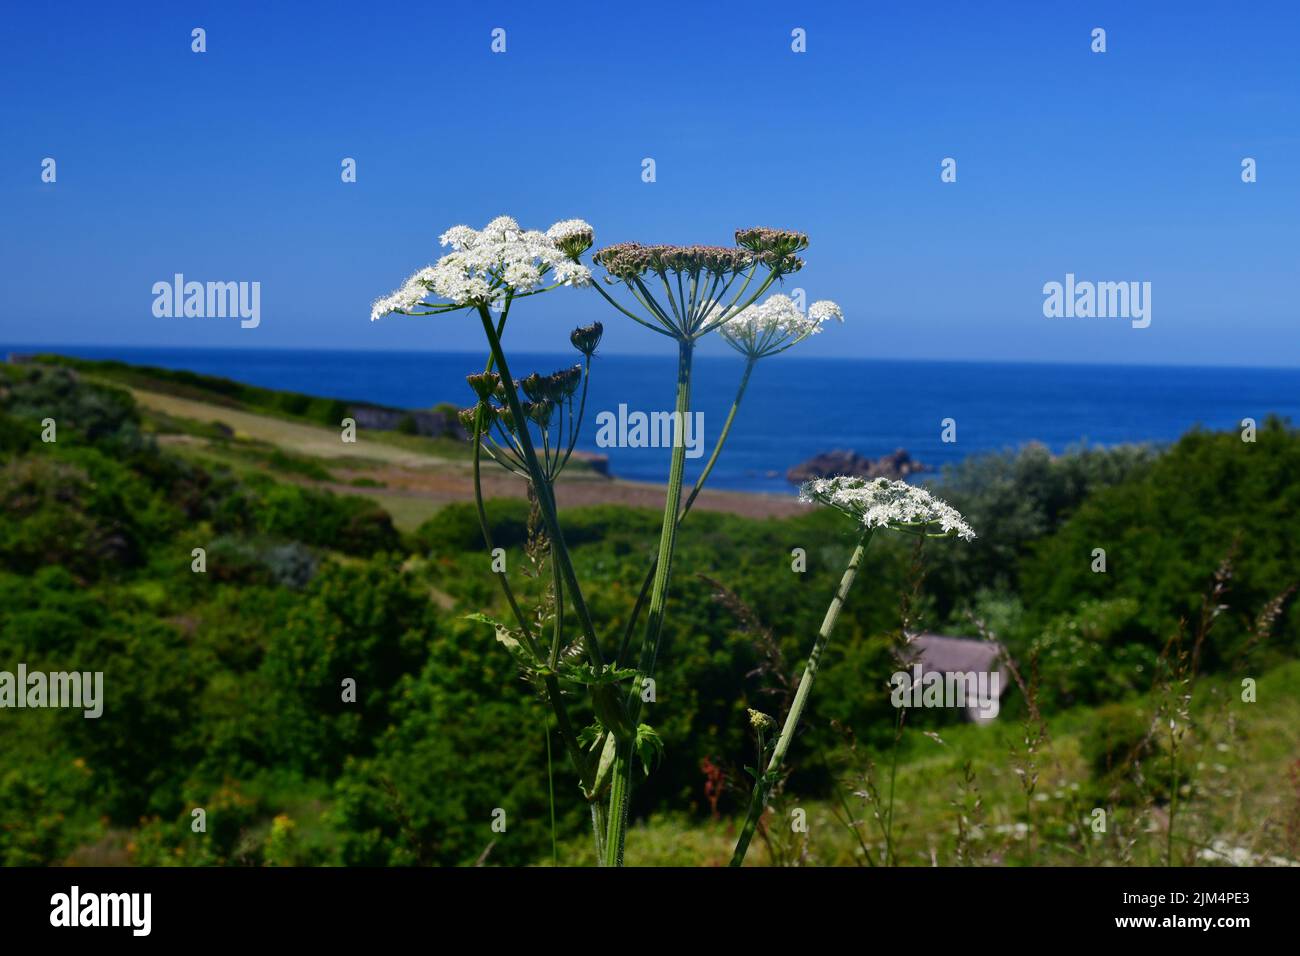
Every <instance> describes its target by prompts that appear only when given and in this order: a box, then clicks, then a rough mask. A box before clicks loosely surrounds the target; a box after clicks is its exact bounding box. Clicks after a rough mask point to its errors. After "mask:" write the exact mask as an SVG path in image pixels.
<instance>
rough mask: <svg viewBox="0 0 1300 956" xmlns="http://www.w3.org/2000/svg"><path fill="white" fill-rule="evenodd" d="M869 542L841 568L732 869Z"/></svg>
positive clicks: (740, 859) (866, 537)
mask: <svg viewBox="0 0 1300 956" xmlns="http://www.w3.org/2000/svg"><path fill="white" fill-rule="evenodd" d="M870 541H871V532H870V531H866V532H864V533H863V535H862V537H861V538H859V539H858V546H857V547H856V548H854V549H853V556H852V557H851V558H849V566H848V567H847V568H845V569H844V576H843V577H841V578H840V586H839V588H838V589H837V590H836V591H835V596H834V597H833V598H831V603H830V607H828V608H827V609H826V616H825V617H824V618H823V619H822V626H821V628H820V629H819V630H818V631H817V640H816V641H815V642H814V643H813V649H812V653H811V654H809V655H808V663H807V665H806V666H805V667H804V671H803V677H802V678H801V679H800V680H799V689H798V690H796V691H795V695H794V702H793V703H791V705H790V712H789V713H788V714H786V718H785V725H784V726H783V727H782V728H781V736H780V737H778V738H777V739H776V746H775V747H774V748H773V749H772V759H771V760H770V761H769V762H768V765H767V770H766V771H764V773H763V774H762V776H761V777H759V778H758V779H757V780H756V781H755V782H754V793H753V796H752V798H751V799H750V802H749V814H748V816H746V818H745V826H744V828H743V829H742V830H741V831H740V838H739V839H738V840H737V841H736V852H735V853H734V854H733V855H732V857H731V865H732V866H740V865H741V864H742V863H744V862H745V853H746V851H748V850H749V841H750V840H751V839H753V836H754V830H755V828H756V827H757V826H758V821H759V818H760V817H762V815H763V811H764V810H766V809H767V798H768V795H769V794H770V793H771V790H772V783H773V781H774V780H775V779H776V776H777V775H778V774H779V773H780V771H781V765H782V764H783V763H784V762H785V754H786V751H787V750H789V749H790V743H791V741H793V740H794V735H795V732H796V731H797V730H798V729H799V718H800V717H802V716H803V710H804V707H805V706H806V705H807V703H808V695H809V694H811V693H812V686H813V681H814V680H816V678H817V668H818V667H819V666H820V664H821V658H822V653H823V652H824V651H825V650H826V644H827V642H829V641H830V637H831V632H832V631H833V630H835V622H836V621H838V620H839V617H840V610H841V609H842V608H843V607H844V602H845V600H846V599H847V598H848V596H849V590H850V589H851V588H852V587H853V579H854V578H856V577H857V575H858V567H859V566H860V565H861V564H862V556H863V555H864V554H865V553H866V551H867V544H868V543H869V542H870Z"/></svg>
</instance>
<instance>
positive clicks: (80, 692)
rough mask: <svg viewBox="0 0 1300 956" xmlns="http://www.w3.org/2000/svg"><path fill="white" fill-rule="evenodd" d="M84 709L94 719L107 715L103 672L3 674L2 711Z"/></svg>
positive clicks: (0, 686)
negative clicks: (54, 708) (53, 708)
mask: <svg viewBox="0 0 1300 956" xmlns="http://www.w3.org/2000/svg"><path fill="white" fill-rule="evenodd" d="M5 707H13V708H17V709H20V710H21V709H23V708H27V707H63V708H74V709H75V708H82V709H83V714H82V716H84V717H86V718H87V719H90V720H94V719H95V718H97V717H99V715H100V714H102V713H103V712H104V672H103V671H93V672H92V671H51V672H50V673H46V672H44V671H30V672H29V671H28V670H27V665H26V664H19V665H18V671H17V673H16V674H15V673H13V672H11V671H0V708H5Z"/></svg>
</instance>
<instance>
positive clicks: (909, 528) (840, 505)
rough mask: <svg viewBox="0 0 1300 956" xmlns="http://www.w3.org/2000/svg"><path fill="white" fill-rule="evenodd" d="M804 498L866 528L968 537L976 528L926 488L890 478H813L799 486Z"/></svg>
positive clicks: (934, 535)
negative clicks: (839, 513) (838, 512)
mask: <svg viewBox="0 0 1300 956" xmlns="http://www.w3.org/2000/svg"><path fill="white" fill-rule="evenodd" d="M799 498H800V500H801V501H808V502H814V501H815V502H817V503H819V504H823V505H827V506H829V507H831V508H835V509H836V510H838V511H842V512H843V513H844V514H846V515H848V516H849V517H851V518H853V519H855V520H856V521H858V522H860V523H861V524H862V526H863V527H864V528H888V529H890V530H891V531H901V532H904V533H907V534H922V535H926V536H928V537H938V538H946V537H948V536H950V535H955V536H957V537H958V538H964V539H965V540H967V541H969V540H971V539H973V538H974V537H975V532H974V530H972V528H971V526H970V525H968V524H967V523H966V519H965V518H963V517H962V516H961V514H960V513H959V512H958V511H957V509H956V508H954V507H952V505H950V504H947V503H946V502H944V501H940V500H939V499H938V498H936V497H934V495H932V494H930V493H929V492H928V491H926V490H925V489H924V488H915V487H913V486H912V485H909V484H908V483H907V482H905V481H892V480H890V479H888V478H871V479H867V478H849V477H838V478H814V479H813V480H811V481H806V482H804V484H803V486H802V487H801V488H800V489H799Z"/></svg>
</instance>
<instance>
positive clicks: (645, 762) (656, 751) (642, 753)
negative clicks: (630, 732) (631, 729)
mask: <svg viewBox="0 0 1300 956" xmlns="http://www.w3.org/2000/svg"><path fill="white" fill-rule="evenodd" d="M663 752H664V742H663V740H662V738H660V736H659V733H658V731H656V730H655V729H654V728H653V727H651V726H650V725H649V724H641V725H639V726H638V727H637V729H636V753H637V756H638V757H640V758H641V766H642V768H643V769H644V770H645V774H646V776H647V777H648V776H650V766H651V764H655V763H658V762H659V758H660V757H662V756H663Z"/></svg>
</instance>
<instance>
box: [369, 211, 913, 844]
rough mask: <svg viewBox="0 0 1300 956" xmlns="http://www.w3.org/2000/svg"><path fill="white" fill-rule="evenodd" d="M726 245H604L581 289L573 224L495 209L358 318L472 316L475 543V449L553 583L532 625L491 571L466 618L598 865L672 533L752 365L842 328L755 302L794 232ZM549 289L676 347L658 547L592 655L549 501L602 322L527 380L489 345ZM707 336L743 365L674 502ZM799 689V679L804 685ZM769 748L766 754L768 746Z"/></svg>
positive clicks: (757, 233) (614, 810)
mask: <svg viewBox="0 0 1300 956" xmlns="http://www.w3.org/2000/svg"><path fill="white" fill-rule="evenodd" d="M735 239H736V244H735V245H734V246H705V245H692V246H670V245H642V244H640V243H636V242H626V243H620V244H617V245H612V246H607V247H605V248H603V249H600V250H598V251H596V252H595V253H594V254H593V255H592V257H591V262H592V266H595V267H598V268H600V269H602V270H603V271H604V275H603V276H602V277H601V279H600V281H596V280H595V279H594V278H593V275H592V266H588V265H586V264H584V263H583V262H582V257H583V255H584V254H585V253H586V252H587V251H588V250H589V249H591V248H592V245H593V242H594V232H593V230H592V227H591V226H590V225H588V224H587V223H586V222H584V221H582V220H579V219H569V220H565V221H563V222H558V223H556V224H555V225H553V226H552V227H551V228H550V229H548V230H547V231H546V232H544V233H543V232H540V231H536V230H523V229H521V228H520V226H519V224H518V223H517V222H515V220H513V219H511V218H509V217H507V216H502V217H498V218H496V219H494V220H492V221H491V222H490V223H488V225H487V226H486V227H484V228H483V229H482V230H475V229H471V228H470V227H468V226H455V227H453V228H451V229H449V230H447V231H446V232H445V233H443V235H442V236H441V242H442V244H443V245H444V246H449V247H450V248H451V251H450V252H448V253H446V254H445V255H443V256H442V257H441V258H440V259H439V260H438V261H437V262H436V263H435V264H434V265H432V266H428V267H426V268H424V269H421V270H420V271H418V272H416V273H415V274H414V275H412V276H411V277H410V278H409V279H407V280H406V281H405V282H404V283H403V284H402V286H401V287H399V288H398V289H397V290H396V291H394V292H393V293H391V294H390V295H388V296H385V297H383V298H380V299H378V300H376V302H375V303H374V305H373V307H372V310H371V318H372V319H378V318H381V317H383V316H385V315H389V314H399V315H412V316H434V315H444V314H449V313H453V312H458V311H466V312H469V313H471V314H477V316H478V318H479V321H480V323H481V324H482V327H483V334H484V338H485V340H486V344H487V351H488V356H487V359H486V363H485V366H484V369H483V371H482V372H481V373H478V374H474V375H470V376H469V377H468V383H469V385H470V388H471V389H472V390H473V393H474V396H475V402H474V404H472V405H471V406H469V407H468V408H466V409H465V410H464V411H463V412H462V413H461V419H462V422H463V423H464V425H465V428H466V431H467V432H468V433H469V435H470V439H471V441H472V443H473V448H474V451H473V456H474V457H473V475H474V496H475V506H476V510H477V514H478V518H479V524H480V527H481V530H482V534H483V539H484V544H485V545H486V547H487V548H488V550H489V552H491V551H492V550H493V541H492V535H491V528H490V523H489V521H488V518H487V512H486V507H485V504H484V500H483V492H482V484H481V473H482V472H481V466H482V456H483V455H484V454H486V455H487V456H488V457H489V458H490V459H491V460H492V461H493V462H494V463H496V464H497V465H500V466H501V467H503V468H504V469H506V470H507V471H509V472H511V473H512V474H514V475H516V476H518V477H520V478H521V479H523V480H524V481H526V482H527V483H528V486H529V496H530V498H531V500H532V501H533V502H534V505H535V507H536V509H537V511H538V512H540V517H541V525H542V530H543V531H544V536H545V548H546V551H547V554H548V556H549V560H550V565H551V569H552V575H553V580H552V585H551V590H550V600H549V607H547V608H546V609H545V612H546V613H545V614H544V615H543V617H544V620H542V621H540V622H539V620H538V619H537V618H534V619H532V620H530V618H529V616H528V615H527V614H526V613H525V612H524V609H523V608H522V607H521V606H520V603H519V599H518V597H517V596H516V594H515V593H514V590H513V589H512V587H511V585H510V582H509V580H508V578H507V576H506V574H505V573H497V574H496V575H495V577H496V578H497V580H498V582H499V584H500V587H501V589H502V593H503V596H504V598H505V601H506V604H507V605H508V606H509V608H510V612H511V615H512V618H513V620H512V621H509V622H502V621H497V620H494V619H492V618H489V617H488V616H486V615H483V614H475V615H472V617H473V619H475V620H478V621H482V622H484V623H488V624H490V625H491V626H492V627H493V628H494V629H495V633H496V636H497V639H498V640H499V641H500V642H501V643H502V644H503V645H504V646H505V647H506V649H507V650H508V651H509V652H510V653H511V655H512V656H513V657H514V658H515V661H516V663H517V664H518V666H519V668H520V670H521V672H522V674H523V676H524V677H525V678H526V679H527V680H528V681H529V682H530V683H531V684H532V685H533V686H534V687H535V688H536V690H537V692H538V693H539V695H540V696H541V697H542V698H543V699H544V700H545V701H546V703H547V705H548V706H549V707H550V709H551V711H552V713H553V715H554V718H555V722H556V726H557V728H558V732H559V736H560V738H561V740H562V742H563V744H564V747H565V750H566V752H567V754H568V758H569V760H570V762H571V763H572V765H573V767H574V769H575V771H576V773H577V776H578V783H579V787H580V789H581V791H582V793H583V796H584V797H585V798H586V800H587V801H588V803H589V805H590V808H591V818H592V832H593V838H594V841H595V846H596V854H597V859H598V860H599V861H600V862H601V863H602V864H603V865H622V863H623V856H624V846H625V840H626V833H627V825H628V805H629V799H630V796H631V792H632V787H633V782H634V776H633V764H634V761H636V760H640V762H641V763H642V765H643V767H644V769H645V772H646V773H647V774H648V773H649V772H650V770H651V767H652V765H653V763H654V758H655V756H656V755H657V752H658V750H659V749H660V747H661V746H662V745H661V743H660V741H659V737H658V734H657V733H656V732H655V731H654V729H653V728H652V727H650V726H649V725H647V724H645V723H643V722H642V720H641V715H642V714H641V712H642V705H643V704H644V703H645V702H646V701H647V700H649V699H652V696H653V680H654V674H655V667H656V663H657V660H658V655H659V650H660V642H661V638H662V635H663V628H664V620H665V614H666V608H667V600H668V593H669V584H670V581H671V578H672V572H673V553H674V548H675V545H676V535H677V529H678V527H679V525H680V524H681V522H682V520H683V519H684V518H685V516H686V514H687V513H688V512H689V511H690V509H691V506H692V505H693V504H694V502H695V500H696V498H697V497H698V495H699V493H700V491H701V489H702V488H703V486H704V483H705V482H706V481H707V479H708V477H709V475H710V473H711V472H712V470H713V467H714V465H715V464H716V462H717V460H718V457H719V455H720V454H721V452H722V449H723V446H724V445H725V443H726V441H727V437H728V435H729V434H730V431H731V427H732V424H733V422H734V421H735V418H736V414H737V411H738V410H739V407H740V403H741V400H742V399H743V397H744V394H745V390H746V388H747V386H748V384H749V381H750V377H751V374H752V372H753V370H754V367H755V366H756V364H757V363H758V362H759V361H760V360H761V359H764V358H767V357H770V356H772V355H776V354H779V353H780V352H783V351H785V350H787V349H789V348H791V347H793V346H794V345H796V344H798V343H799V342H801V341H803V340H804V339H806V338H808V337H809V336H811V335H814V334H816V333H817V332H819V331H820V329H821V326H822V325H823V324H825V323H826V322H827V321H830V320H832V319H834V320H837V321H841V322H842V321H843V313H842V312H841V311H840V308H839V307H838V306H837V305H835V303H833V302H829V301H820V302H814V303H813V305H812V306H811V307H810V308H809V309H808V310H807V312H806V314H805V313H804V312H803V311H801V310H800V309H799V308H798V307H797V306H796V305H795V303H794V301H793V300H792V299H790V298H789V297H788V296H785V295H780V294H775V295H772V296H770V297H769V298H768V299H766V300H765V301H763V302H761V303H760V302H759V299H760V298H762V296H763V295H764V294H765V293H766V292H767V291H768V289H769V288H770V287H771V286H772V285H773V283H776V282H779V281H782V280H784V279H785V278H786V277H787V276H789V275H792V274H793V273H795V272H797V271H799V269H801V268H802V266H803V261H802V259H800V258H799V255H798V254H799V253H800V252H802V251H804V250H805V249H806V248H807V246H808V237H807V236H806V235H804V234H803V233H799V232H794V231H790V230H782V229H768V228H754V229H742V230H738V231H737V232H736V234H735ZM564 286H569V287H589V288H594V289H595V290H596V291H597V293H598V294H599V295H600V296H601V297H602V298H604V300H605V301H606V302H607V303H608V304H609V305H610V306H611V307H612V308H613V309H614V310H616V311H617V312H618V313H619V314H621V315H623V316H624V317H626V318H628V319H631V320H632V321H633V322H635V323H636V324H638V325H640V326H642V327H644V328H646V329H648V330H650V331H651V332H654V333H655V334H657V335H662V336H664V337H665V338H668V339H670V340H672V341H673V343H674V344H675V345H676V350H677V373H676V397H675V403H674V415H673V421H674V423H675V425H676V433H675V436H674V442H673V447H672V455H671V458H670V463H669V469H668V480H667V486H666V490H665V495H664V508H663V520H662V523H661V527H660V534H659V542H658V547H657V549H656V551H655V552H654V555H653V557H652V560H651V561H650V564H649V567H648V568H647V570H646V574H645V577H644V579H643V581H642V584H641V590H640V592H639V595H638V598H637V600H636V602H635V604H634V606H633V608H632V611H631V612H630V614H629V616H628V619H627V620H626V621H625V622H624V623H623V626H622V628H621V637H620V638H619V640H618V642H617V645H615V646H609V647H603V646H602V643H601V640H600V638H599V635H598V634H597V630H596V627H595V624H594V622H593V620H592V616H591V613H590V611H589V609H588V606H587V601H586V598H585V596H584V593H583V589H582V585H581V582H580V581H579V579H578V576H577V573H576V571H575V570H574V565H573V560H572V557H571V555H570V553H569V549H568V547H567V545H566V543H565V539H564V533H563V529H562V526H561V522H560V516H559V512H558V508H557V506H556V499H555V493H554V485H555V481H556V480H557V479H558V478H559V476H560V474H561V473H562V472H563V470H564V467H565V465H566V464H567V463H568V461H569V460H570V457H571V456H572V454H573V450H574V446H575V444H576V442H577V438H578V435H579V433H580V429H581V426H582V419H583V414H584V411H585V408H586V395H587V387H588V382H589V379H590V376H591V365H592V358H593V356H594V354H595V351H596V347H597V345H598V344H599V342H600V339H601V335H602V333H603V327H602V325H601V324H600V323H595V324H593V325H590V326H586V327H583V328H579V329H576V330H574V332H573V333H572V335H571V336H570V341H571V343H572V344H573V346H574V347H575V348H576V349H577V350H578V352H579V353H580V354H581V355H582V357H583V361H582V362H581V363H579V364H577V365H574V366H572V367H570V368H565V369H561V370H559V371H557V372H554V373H551V374H547V375H542V374H539V373H537V372H533V373H531V374H529V375H527V376H525V377H524V378H522V379H516V378H514V377H513V375H512V372H511V369H510V366H509V361H508V358H507V355H506V352H505V349H504V346H503V344H502V343H503V339H504V335H505V331H506V325H507V322H508V321H509V317H510V314H511V310H512V308H513V306H514V303H515V302H516V300H519V299H523V298H528V297H531V296H535V295H540V294H543V293H547V292H551V291H554V290H555V289H558V288H560V287H564ZM714 331H718V332H720V333H721V334H722V335H723V337H724V338H725V339H726V341H727V342H728V344H730V345H731V346H732V347H733V348H734V349H736V350H737V351H738V352H739V353H740V354H741V355H742V356H743V357H744V359H745V367H744V371H743V374H742V376H741V379H740V383H739V386H738V388H737V390H736V395H735V398H734V400H733V402H732V405H731V408H730V410H729V413H728V416H727V419H726V422H725V423H724V425H723V428H722V429H721V431H720V432H719V434H718V437H717V439H716V441H715V443H714V448H713V451H712V454H711V455H710V457H709V459H708V461H707V462H706V464H705V467H704V468H703V469H702V471H701V474H700V476H699V478H698V479H697V480H696V481H695V483H694V486H693V487H692V488H691V490H690V492H689V494H688V495H687V497H686V499H685V501H683V498H682V485H683V478H684V470H685V452H686V446H685V442H684V440H683V437H684V435H683V423H684V422H685V421H687V419H688V416H689V415H690V413H691V376H692V366H693V358H694V354H695V348H696V345H697V344H698V343H699V341H700V340H701V339H702V338H704V337H705V336H706V335H708V334H709V333H711V332H714ZM913 517H914V518H916V517H919V516H916V515H914V516H913ZM855 567H856V565H855ZM569 610H571V611H572V618H570V617H569V614H568V611H569ZM643 611H644V612H645V614H644V616H645V621H644V624H643V625H641V624H640V619H641V617H642V612H643ZM573 619H576V621H575V620H573ZM543 624H544V625H546V627H543V626H542V625H543ZM638 628H640V640H639V642H638V641H637V632H638ZM546 629H549V631H550V633H549V640H548V635H547V634H545V633H543V631H544V630H546ZM806 683H807V684H808V686H811V681H810V680H809V681H806ZM802 691H803V688H801V692H802ZM805 696H806V694H805ZM579 699H580V700H581V702H582V704H583V705H584V707H585V708H589V709H590V711H591V713H592V714H593V715H594V722H593V723H592V724H591V725H590V726H588V727H586V728H584V729H582V730H579V729H578V728H577V727H576V726H575V723H574V720H573V717H572V715H571V712H570V711H571V704H572V703H573V702H574V701H575V700H579ZM796 720H797V718H796ZM777 745H778V746H782V744H781V742H780V741H778V744H777ZM784 745H785V746H788V740H786V741H785V744H784ZM764 746H766V744H764ZM782 753H784V750H782Z"/></svg>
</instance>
